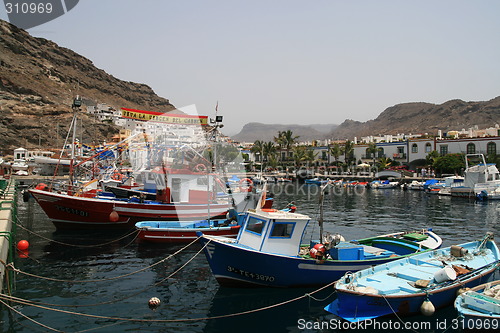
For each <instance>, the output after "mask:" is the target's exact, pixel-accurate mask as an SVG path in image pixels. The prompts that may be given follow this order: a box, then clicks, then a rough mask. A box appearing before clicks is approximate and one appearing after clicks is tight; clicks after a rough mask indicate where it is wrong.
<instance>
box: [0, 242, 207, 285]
mask: <svg viewBox="0 0 500 333" xmlns="http://www.w3.org/2000/svg"><path fill="white" fill-rule="evenodd" d="M199 238H200V237H198V238H196V239H195V240H193V241H192V242H191V243H189V244H187V245H186V246H184V247H183V248H181V249H179V250H177V251H176V252H174V253H172V254H171V255H169V256H168V257H165V258H163V259H161V260H160V261H158V262H156V263H154V264H152V265H149V266H147V267H144V268H141V269H139V270H137V271H134V272H130V273H127V274H123V275H119V276H115V277H111V278H105V279H92V280H64V279H56V278H51V277H46V276H41V275H36V274H32V273H28V272H24V271H22V270H20V269H19V268H15V267H14V263H10V264H6V263H5V262H3V261H2V260H0V263H1V264H3V265H4V266H5V268H6V269H11V270H13V271H14V272H16V273H20V274H24V275H27V276H30V277H34V278H38V279H42V280H49V281H55V282H65V283H94V282H103V281H112V280H117V279H121V278H124V277H128V276H131V275H134V274H137V273H140V272H143V271H145V270H147V269H150V268H153V267H155V266H157V265H159V264H161V263H163V262H165V261H167V260H169V259H171V258H173V257H174V256H176V255H177V254H179V253H181V252H182V251H184V250H185V249H187V248H188V247H190V246H191V245H193V244H195V243H196V242H197V241H198V239H199ZM207 244H208V243H207ZM202 249H203V248H202ZM191 260H192V259H191Z"/></svg>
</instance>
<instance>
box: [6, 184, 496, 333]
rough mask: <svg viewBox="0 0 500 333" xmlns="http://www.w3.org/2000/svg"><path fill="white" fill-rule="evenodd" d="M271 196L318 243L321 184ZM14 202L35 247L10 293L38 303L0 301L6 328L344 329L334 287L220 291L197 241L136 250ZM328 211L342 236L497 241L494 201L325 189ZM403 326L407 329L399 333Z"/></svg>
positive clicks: (448, 317) (424, 321)
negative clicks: (422, 235)
mask: <svg viewBox="0 0 500 333" xmlns="http://www.w3.org/2000/svg"><path fill="white" fill-rule="evenodd" d="M269 189H270V192H272V193H273V194H274V198H275V208H281V207H284V206H286V204H287V203H289V202H290V201H295V203H296V205H297V207H298V211H299V212H301V213H305V214H309V215H310V216H311V218H312V219H313V221H314V222H312V223H311V225H310V227H309V229H308V232H307V234H306V235H305V239H304V240H305V241H306V242H308V241H309V240H310V239H317V233H318V229H319V228H318V226H317V223H316V221H317V217H318V197H319V187H318V186H315V185H303V184H297V183H285V184H276V185H270V186H269ZM19 197H20V199H19V200H20V202H19V209H18V215H19V223H20V224H21V225H20V226H19V227H18V233H17V240H20V239H26V240H28V241H29V243H30V248H29V253H28V256H27V258H20V257H19V256H17V258H16V260H15V267H16V268H17V269H19V270H20V272H19V273H16V275H15V283H14V284H13V287H14V289H13V290H12V294H13V296H15V297H18V298H20V299H24V300H29V301H30V302H33V303H32V304H31V305H28V304H22V303H15V302H11V303H9V306H10V307H11V308H12V309H11V310H8V309H7V307H6V306H2V310H1V314H2V317H1V324H0V329H1V331H2V332H48V331H53V330H56V331H64V332H125V331H134V332H136V331H139V332H259V331H263V332H271V331H272V332H340V331H343V330H344V329H345V328H346V327H345V326H342V324H341V323H340V322H338V321H337V318H335V316H333V315H331V314H329V313H327V312H326V311H325V310H323V308H324V307H325V306H326V305H327V304H328V303H330V302H331V301H332V300H333V299H334V298H335V294H334V293H333V289H332V288H326V289H324V290H321V291H320V292H317V293H314V291H315V288H309V289H268V288H254V289H237V288H222V287H220V286H219V285H218V284H217V282H216V280H215V279H214V278H213V276H212V274H211V272H210V268H209V267H208V264H207V262H206V259H205V256H204V254H203V253H200V249H201V246H200V245H198V244H193V245H191V246H187V247H185V245H175V246H174V245H171V246H169V245H150V244H141V243H138V242H137V241H136V240H135V238H134V236H135V235H134V234H132V235H128V236H126V237H121V236H125V234H126V233H121V234H117V233H103V232H100V231H99V230H96V231H95V232H85V233H83V232H59V231H56V230H55V228H54V227H53V225H52V223H51V222H50V221H49V220H48V219H47V218H46V216H45V214H44V213H43V211H42V210H41V209H40V208H39V207H38V205H37V204H36V202H34V200H33V199H31V200H30V201H29V202H27V203H25V202H23V201H22V196H19ZM324 205H325V230H326V231H329V232H332V233H340V234H342V235H343V236H344V237H345V238H346V239H357V238H363V237H368V236H372V235H377V234H383V233H388V232H393V231H399V230H409V229H420V228H423V227H432V228H433V229H434V231H435V232H436V233H437V234H439V235H440V236H441V237H442V238H443V246H450V245H453V244H459V243H463V242H467V241H472V240H475V239H479V238H481V237H483V236H484V234H485V232H486V231H492V232H494V234H495V235H496V236H497V238H499V239H500V235H499V234H500V224H499V223H498V220H499V215H500V201H490V202H473V201H467V200H465V199H458V198H451V197H440V196H437V195H428V194H426V193H424V192H419V191H403V190H400V189H392V190H369V189H365V188H331V189H330V190H329V191H328V194H327V195H326V197H325V202H324ZM23 228H26V229H28V230H29V231H30V232H28V231H26V230H24V229H23ZM120 238H121V239H120ZM115 240H117V241H115ZM27 273H29V275H28V274H27ZM174 273H175V274H174ZM498 275H499V274H498V273H497V275H496V277H495V278H497V279H498V278H499V276H498ZM46 278H49V279H46ZM50 279H54V280H50ZM151 297H158V298H159V299H160V300H161V305H160V306H159V307H158V308H157V309H156V310H151V309H150V308H149V307H148V300H149V299H150V298H151ZM294 299H296V300H294ZM2 301H5V300H2ZM403 322H404V323H406V325H408V326H406V327H407V328H411V330H409V329H403V327H405V326H403ZM42 325H45V326H42ZM372 325H373V326H366V327H365V326H361V327H357V328H359V329H360V330H365V329H366V330H370V331H376V330H377V329H380V330H385V331H387V329H391V330H393V331H401V332H404V331H417V332H444V331H445V330H447V331H448V332H453V331H457V330H459V328H460V322H459V318H457V313H456V312H455V310H454V309H453V308H452V307H449V308H446V309H442V310H438V311H437V312H436V314H435V315H434V316H433V317H424V316H415V317H408V318H401V319H398V318H396V317H391V318H384V319H380V320H378V321H376V322H374V323H372ZM375 325H378V326H375ZM355 328H356V327H355Z"/></svg>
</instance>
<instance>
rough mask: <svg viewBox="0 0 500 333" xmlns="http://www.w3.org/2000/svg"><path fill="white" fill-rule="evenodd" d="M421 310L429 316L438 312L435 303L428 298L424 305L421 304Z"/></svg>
mask: <svg viewBox="0 0 500 333" xmlns="http://www.w3.org/2000/svg"><path fill="white" fill-rule="evenodd" d="M420 312H421V313H422V314H423V315H424V316H427V317H430V316H432V315H433V314H434V312H436V308H435V307H434V304H432V302H431V301H429V300H428V299H426V300H425V301H424V302H423V303H422V305H421V306H420Z"/></svg>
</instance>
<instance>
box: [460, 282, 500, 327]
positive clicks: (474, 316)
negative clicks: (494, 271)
mask: <svg viewBox="0 0 500 333" xmlns="http://www.w3.org/2000/svg"><path fill="white" fill-rule="evenodd" d="M454 305H455V309H457V312H458V314H459V315H460V322H461V324H462V328H463V329H469V330H473V329H477V330H480V329H485V330H487V329H498V328H499V327H500V326H499V325H500V280H497V281H492V282H488V283H484V284H481V285H479V286H477V287H474V288H471V289H469V290H467V291H465V292H464V293H462V294H460V295H459V296H458V297H457V299H456V300H455V304H454Z"/></svg>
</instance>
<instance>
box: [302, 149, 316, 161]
mask: <svg viewBox="0 0 500 333" xmlns="http://www.w3.org/2000/svg"><path fill="white" fill-rule="evenodd" d="M317 156H318V153H315V152H314V150H313V149H307V150H305V154H304V161H307V162H311V163H314V162H315V161H317V159H316V157H317Z"/></svg>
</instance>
